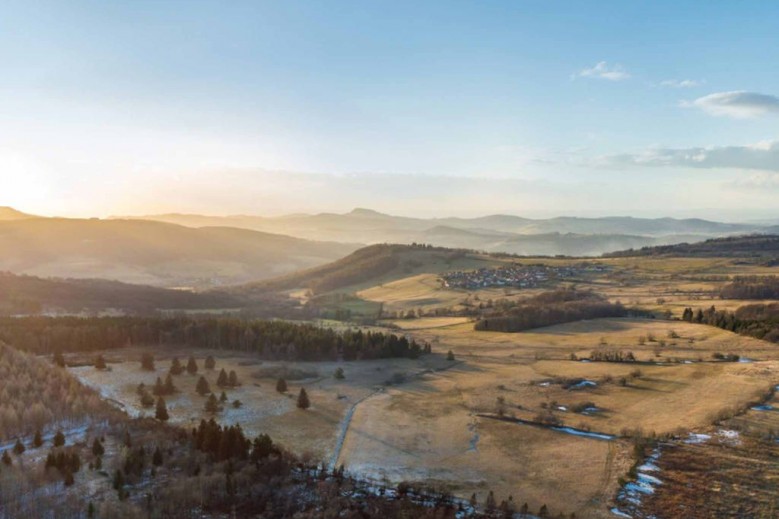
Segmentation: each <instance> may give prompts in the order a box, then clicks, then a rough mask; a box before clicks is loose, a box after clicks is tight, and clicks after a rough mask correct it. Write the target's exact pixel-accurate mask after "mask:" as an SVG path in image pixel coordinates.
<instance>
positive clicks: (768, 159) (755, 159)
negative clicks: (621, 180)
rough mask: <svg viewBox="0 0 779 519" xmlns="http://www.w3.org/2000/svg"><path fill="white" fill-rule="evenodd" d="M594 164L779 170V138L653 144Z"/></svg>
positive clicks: (602, 159) (602, 158)
mask: <svg viewBox="0 0 779 519" xmlns="http://www.w3.org/2000/svg"><path fill="white" fill-rule="evenodd" d="M593 164H594V165H598V166H607V167H625V166H646V167H685V168H703V169H716V168H725V169H747V170H762V171H777V172H779V140H774V141H765V142H760V143H757V144H750V145H746V146H714V147H708V148H679V149H675V148H656V149H649V150H645V151H642V152H640V153H634V154H630V153H625V154H619V155H608V156H605V157H600V158H598V159H596V160H595V161H593Z"/></svg>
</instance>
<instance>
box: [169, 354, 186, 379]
mask: <svg viewBox="0 0 779 519" xmlns="http://www.w3.org/2000/svg"><path fill="white" fill-rule="evenodd" d="M182 373H184V367H183V366H182V365H181V362H180V361H179V358H178V357H173V361H172V362H171V363H170V374H171V375H181V374H182Z"/></svg>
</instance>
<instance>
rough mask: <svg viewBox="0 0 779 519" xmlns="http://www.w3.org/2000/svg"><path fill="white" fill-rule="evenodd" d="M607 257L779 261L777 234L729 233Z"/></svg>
mask: <svg viewBox="0 0 779 519" xmlns="http://www.w3.org/2000/svg"><path fill="white" fill-rule="evenodd" d="M606 256H610V257H624V256H680V257H682V256H683V257H706V258H708V257H725V258H762V259H767V260H769V261H774V262H776V261H778V260H779V235H777V234H753V235H745V236H729V237H725V238H713V239H710V240H705V241H701V242H696V243H679V244H676V245H665V246H658V247H643V248H641V249H638V250H623V251H618V252H613V253H611V254H607V255H606Z"/></svg>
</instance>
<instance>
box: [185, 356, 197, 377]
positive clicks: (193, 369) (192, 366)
mask: <svg viewBox="0 0 779 519" xmlns="http://www.w3.org/2000/svg"><path fill="white" fill-rule="evenodd" d="M187 373H189V374H190V375H194V374H195V373H197V361H195V357H192V356H190V357H189V360H188V361H187Z"/></svg>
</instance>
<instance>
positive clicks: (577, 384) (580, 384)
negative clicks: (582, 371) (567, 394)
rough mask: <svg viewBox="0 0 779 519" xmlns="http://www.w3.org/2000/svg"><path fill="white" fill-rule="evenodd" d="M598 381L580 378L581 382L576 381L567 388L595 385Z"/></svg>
mask: <svg viewBox="0 0 779 519" xmlns="http://www.w3.org/2000/svg"><path fill="white" fill-rule="evenodd" d="M597 385H598V383H597V382H595V381H594V380H582V381H581V382H578V383H576V384H574V385H572V386H569V387H568V389H583V388H585V387H595V386H597Z"/></svg>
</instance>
